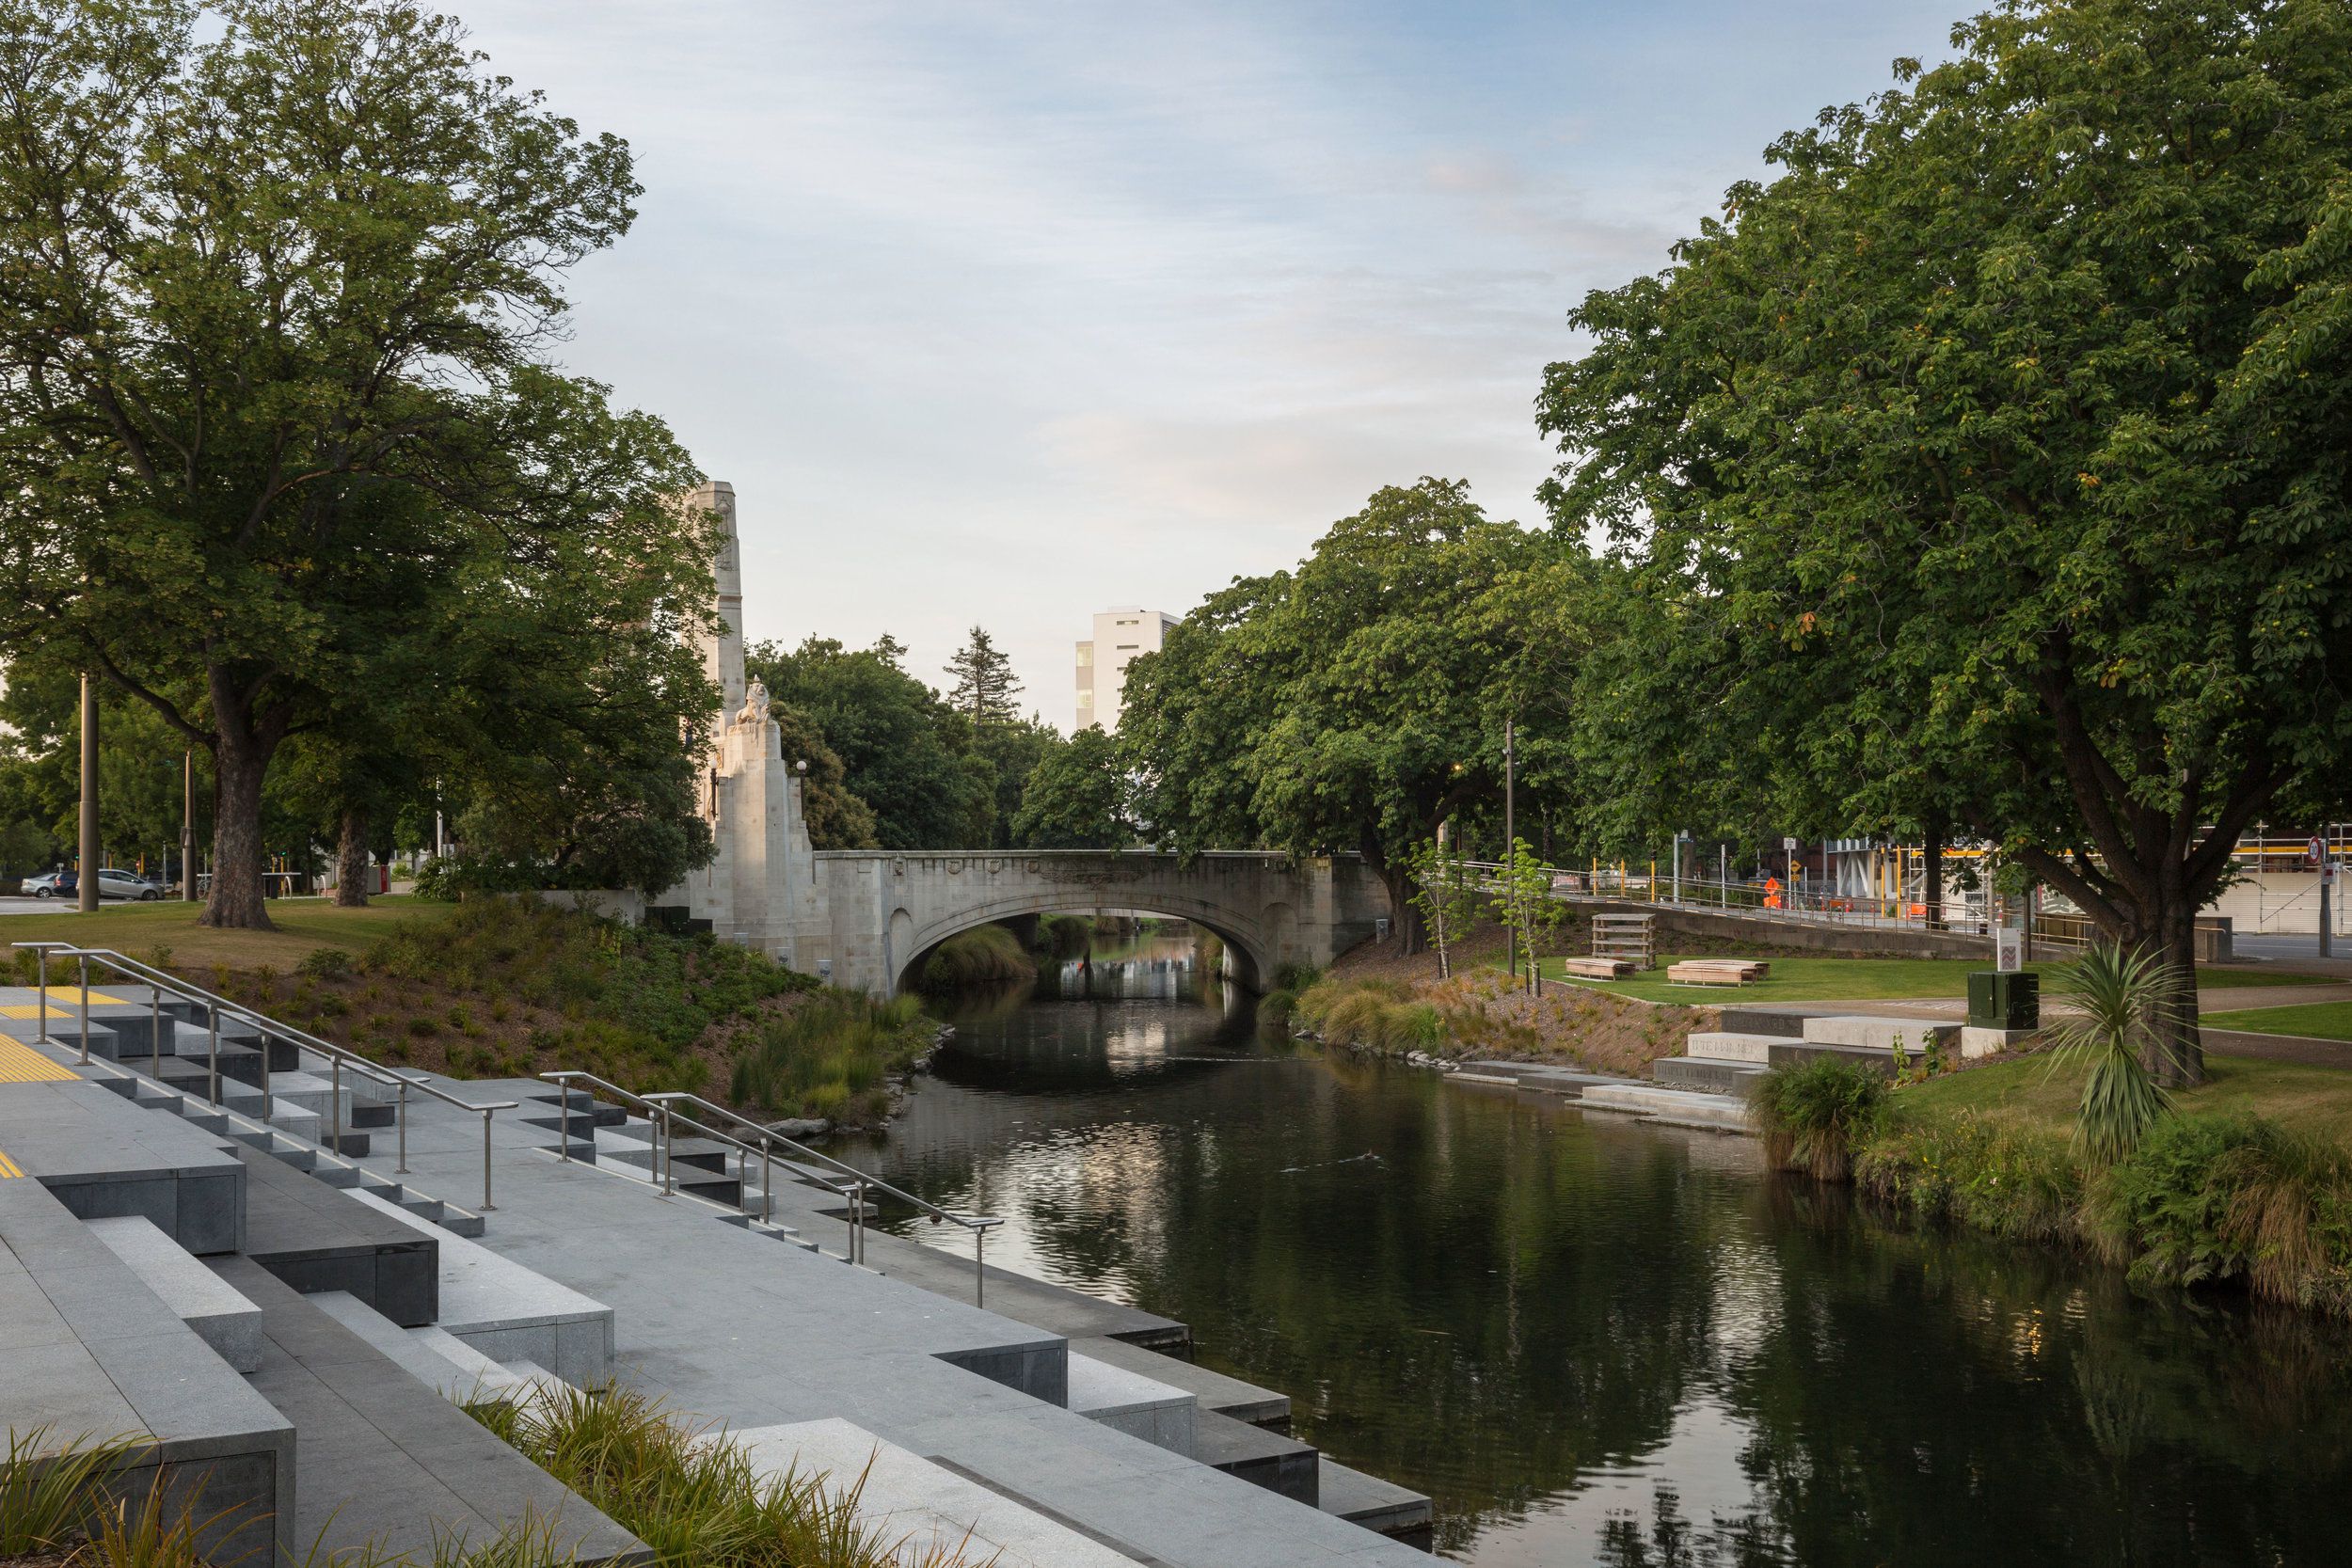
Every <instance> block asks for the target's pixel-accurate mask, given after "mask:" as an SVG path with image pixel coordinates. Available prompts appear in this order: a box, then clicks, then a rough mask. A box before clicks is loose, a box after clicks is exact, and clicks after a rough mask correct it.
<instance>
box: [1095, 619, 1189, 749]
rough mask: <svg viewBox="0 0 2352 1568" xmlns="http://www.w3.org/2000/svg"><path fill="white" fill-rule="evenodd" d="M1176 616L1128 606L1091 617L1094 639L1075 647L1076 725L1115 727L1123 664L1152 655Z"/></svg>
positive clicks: (1124, 672) (1124, 680) (1123, 682)
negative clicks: (1076, 662) (1076, 656)
mask: <svg viewBox="0 0 2352 1568" xmlns="http://www.w3.org/2000/svg"><path fill="white" fill-rule="evenodd" d="M1175 624H1176V617H1175V616H1173V615H1170V614H1168V613H1167V612H1166V611H1164V610H1137V609H1136V608H1135V607H1134V606H1132V605H1130V606H1127V607H1125V608H1123V609H1120V610H1104V611H1103V612H1102V613H1100V614H1098V615H1097V616H1095V617H1094V636H1093V637H1092V638H1090V639H1089V640H1088V641H1084V642H1081V643H1079V644H1078V725H1077V727H1078V728H1080V729H1082V730H1083V729H1085V728H1086V727H1087V726H1088V725H1089V724H1100V725H1102V726H1103V728H1104V729H1105V730H1115V729H1117V728H1119V704H1120V692H1121V690H1122V689H1123V688H1124V687H1125V686H1126V684H1127V663H1128V661H1129V660H1130V659H1132V658H1134V657H1136V655H1137V654H1155V653H1158V652H1159V651H1160V644H1161V643H1162V642H1163V641H1166V640H1167V637H1168V627H1170V626H1174V625H1175Z"/></svg>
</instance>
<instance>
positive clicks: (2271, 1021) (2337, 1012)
mask: <svg viewBox="0 0 2352 1568" xmlns="http://www.w3.org/2000/svg"><path fill="white" fill-rule="evenodd" d="M2197 1022H2199V1023H2201V1024H2202V1025H2204V1026H2205V1027H2206V1028H2208V1029H2244V1030H2246V1031H2247V1032H2248V1033H2249V1034H2256V1035H2301V1036H2305V1037H2309V1038H2312V1039H2320V1040H2352V1002H2312V1003H2306V1004H2305V1005H2304V1006H2299V1007H2243V1008H2240V1009H2238V1010H2237V1011H2236V1012H2229V1013H2207V1014H2205V1015H2204V1017H2202V1018H2201V1019H2199V1020H2198V1021H2197Z"/></svg>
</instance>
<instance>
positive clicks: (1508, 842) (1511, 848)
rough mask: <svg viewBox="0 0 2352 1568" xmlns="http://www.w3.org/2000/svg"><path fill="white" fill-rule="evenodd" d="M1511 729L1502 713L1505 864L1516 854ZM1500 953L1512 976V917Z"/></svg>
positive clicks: (1515, 941)
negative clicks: (1506, 962) (1501, 952)
mask: <svg viewBox="0 0 2352 1568" xmlns="http://www.w3.org/2000/svg"><path fill="white" fill-rule="evenodd" d="M1513 732H1514V723H1513V720H1512V718H1511V716H1509V715H1505V716H1504V718H1503V721H1502V862H1503V864H1504V865H1506V866H1508V865H1509V864H1511V863H1512V862H1514V861H1515V860H1517V859H1518V843H1519V840H1518V819H1517V816H1515V814H1514V809H1513V808H1514V805H1515V803H1516V802H1515V800H1514V799H1513V797H1514V794H1515V792H1516V786H1517V783H1518V779H1517V774H1518V756H1517V753H1516V752H1515V750H1514V739H1515V736H1514V733H1513ZM1504 875H1505V876H1508V875H1509V873H1508V872H1507V871H1506V872H1505V873H1504ZM1504 885H1505V886H1508V885H1509V883H1507V882H1506V883H1505V884H1504ZM1503 956H1504V958H1506V960H1507V961H1508V962H1509V964H1510V969H1511V973H1512V974H1513V975H1514V976H1516V975H1517V974H1518V972H1519V932H1518V922H1517V921H1516V920H1515V921H1513V922H1512V923H1511V928H1510V930H1509V932H1508V933H1507V934H1506V935H1505V936H1504V937H1503ZM1528 960H1529V961H1530V962H1531V963H1532V962H1534V954H1532V953H1531V954H1529V955H1528Z"/></svg>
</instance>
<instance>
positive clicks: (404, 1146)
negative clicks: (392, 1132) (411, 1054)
mask: <svg viewBox="0 0 2352 1568" xmlns="http://www.w3.org/2000/svg"><path fill="white" fill-rule="evenodd" d="M399 1076H400V1109H399V1112H398V1118H399V1121H400V1161H399V1163H398V1164H395V1165H394V1166H393V1167H392V1174H393V1175H394V1176H405V1175H407V1174H408V1075H407V1074H406V1073H405V1072H404V1073H402V1074H400V1075H399Z"/></svg>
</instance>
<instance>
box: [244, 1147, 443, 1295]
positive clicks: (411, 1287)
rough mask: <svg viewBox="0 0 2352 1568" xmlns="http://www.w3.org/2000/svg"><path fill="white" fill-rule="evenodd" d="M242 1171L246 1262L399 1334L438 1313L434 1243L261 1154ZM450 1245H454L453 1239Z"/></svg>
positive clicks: (352, 1196) (362, 1201) (247, 1154)
mask: <svg viewBox="0 0 2352 1568" xmlns="http://www.w3.org/2000/svg"><path fill="white" fill-rule="evenodd" d="M239 1158H240V1159H241V1160H242V1161H243V1162H244V1163H245V1167H246V1245H245V1248H244V1251H245V1253H246V1256H247V1257H248V1258H250V1259H253V1260H254V1261H255V1262H256V1263H259V1264H260V1265H262V1267H263V1268H265V1269H267V1270H268V1271H269V1272H270V1273H271V1274H273V1275H277V1276H278V1278H279V1279H282V1280H284V1281H285V1282H286V1284H287V1285H288V1286H290V1287H292V1288H293V1289H294V1290H295V1291H301V1292H305V1293H308V1292H312V1291H347V1292H348V1293H350V1294H352V1295H354V1296H357V1297H358V1298H359V1299H360V1300H361V1301H363V1302H365V1303H367V1304H368V1306H369V1307H373V1308H374V1309H375V1310H376V1311H378V1312H381V1313H382V1314H384V1316H386V1317H387V1318H389V1319H390V1320H391V1321H392V1322H394V1323H400V1324H402V1325H403V1326H413V1325H415V1324H418V1323H432V1322H434V1321H435V1320H436V1319H437V1318H438V1317H439V1316H440V1313H441V1288H440V1280H441V1271H440V1264H439V1257H440V1255H439V1243H438V1241H437V1238H436V1237H435V1236H433V1235H431V1234H420V1233H419V1232H418V1231H417V1230H416V1229H415V1228H413V1227H410V1226H407V1225H405V1224H401V1223H398V1222H395V1221H393V1220H390V1219H388V1218H386V1217H385V1216H384V1215H383V1214H381V1213H379V1212H376V1211H374V1210H373V1209H371V1208H369V1207H367V1204H368V1203H369V1202H370V1201H371V1200H370V1199H367V1198H365V1197H363V1196H361V1195H360V1194H359V1193H358V1191H357V1190H354V1191H351V1192H339V1191H337V1190H336V1189H335V1188H332V1187H329V1186H327V1185H326V1184H325V1183H323V1182H319V1181H313V1180H310V1177H308V1176H307V1175H304V1174H301V1173H298V1172H296V1171H294V1169H292V1168H291V1167H289V1166H287V1165H284V1164H279V1163H278V1162H277V1161H276V1160H274V1159H272V1158H271V1157H269V1156H267V1155H264V1154H262V1153H261V1152H260V1151H258V1150H254V1149H246V1150H244V1151H242V1152H241V1153H240V1155H239ZM453 1244H455V1243H454V1239H453Z"/></svg>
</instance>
